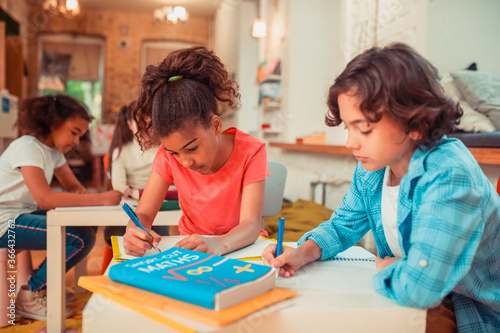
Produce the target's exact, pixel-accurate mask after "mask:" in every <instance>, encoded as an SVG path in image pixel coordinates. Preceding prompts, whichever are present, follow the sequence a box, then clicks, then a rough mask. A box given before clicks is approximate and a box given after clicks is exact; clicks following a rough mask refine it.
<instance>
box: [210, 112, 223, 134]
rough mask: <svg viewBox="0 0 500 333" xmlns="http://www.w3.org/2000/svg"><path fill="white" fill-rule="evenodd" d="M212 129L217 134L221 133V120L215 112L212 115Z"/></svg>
mask: <svg viewBox="0 0 500 333" xmlns="http://www.w3.org/2000/svg"><path fill="white" fill-rule="evenodd" d="M212 129H213V130H214V132H215V134H217V135H219V134H221V133H222V120H221V119H220V117H219V116H218V115H216V114H214V115H213V116H212Z"/></svg>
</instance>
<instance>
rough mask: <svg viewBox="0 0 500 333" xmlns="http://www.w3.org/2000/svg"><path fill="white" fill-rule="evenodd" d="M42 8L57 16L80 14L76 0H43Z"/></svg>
mask: <svg viewBox="0 0 500 333" xmlns="http://www.w3.org/2000/svg"><path fill="white" fill-rule="evenodd" d="M42 7H43V9H44V10H46V11H48V12H50V13H52V14H54V15H57V16H64V17H68V18H70V17H74V16H77V15H78V14H80V3H79V1H78V0H45V1H44V2H43V5H42Z"/></svg>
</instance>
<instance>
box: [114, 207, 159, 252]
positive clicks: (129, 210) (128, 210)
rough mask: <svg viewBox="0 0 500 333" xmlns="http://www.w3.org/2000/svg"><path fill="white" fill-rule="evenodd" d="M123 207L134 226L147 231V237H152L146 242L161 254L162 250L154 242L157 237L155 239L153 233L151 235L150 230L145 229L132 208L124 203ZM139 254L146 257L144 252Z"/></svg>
mask: <svg viewBox="0 0 500 333" xmlns="http://www.w3.org/2000/svg"><path fill="white" fill-rule="evenodd" d="M122 207H123V210H124V211H125V212H126V213H127V215H128V216H129V217H130V219H131V220H132V222H134V224H135V225H136V226H137V227H138V228H140V229H141V230H143V231H145V232H146V233H147V235H148V236H149V237H150V239H151V240H150V241H148V240H146V241H147V242H148V243H150V244H151V246H152V247H153V248H154V249H155V250H156V251H157V252H158V253H160V252H161V250H160V249H159V248H158V244H157V245H155V244H154V243H155V241H154V240H155V237H153V236H152V235H151V233H150V232H149V231H148V230H146V228H144V226H143V225H142V224H141V222H140V221H139V218H138V217H137V215H136V214H135V212H134V211H133V210H132V208H130V206H129V205H127V203H124V204H123V206H122ZM151 232H153V233H154V231H151ZM154 234H155V235H156V233H154ZM156 236H158V235H156ZM139 238H140V237H139ZM138 250H142V249H138ZM137 254H140V255H144V252H142V253H140V252H137Z"/></svg>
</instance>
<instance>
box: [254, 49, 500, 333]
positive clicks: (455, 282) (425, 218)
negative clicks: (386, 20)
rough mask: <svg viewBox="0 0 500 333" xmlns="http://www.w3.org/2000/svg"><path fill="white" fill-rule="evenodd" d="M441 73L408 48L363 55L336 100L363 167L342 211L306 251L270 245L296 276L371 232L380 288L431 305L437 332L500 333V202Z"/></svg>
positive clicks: (341, 81) (333, 122)
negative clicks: (464, 135) (458, 132)
mask: <svg viewBox="0 0 500 333" xmlns="http://www.w3.org/2000/svg"><path fill="white" fill-rule="evenodd" d="M437 74H438V73H437V70H436V69H435V68H434V67H433V66H432V65H431V64H430V63H429V62H428V61H427V60H425V59H424V58H423V57H422V56H420V55H419V54H418V53H417V52H416V51H415V50H413V49H412V48H410V47H409V46H407V45H404V44H393V45H390V46H387V47H384V48H378V47H375V48H372V49H369V50H367V51H365V52H364V53H362V54H360V55H359V56H357V57H356V58H354V59H353V60H352V61H351V62H350V63H349V64H348V65H347V67H346V68H345V70H344V71H343V72H342V74H340V76H338V77H337V79H336V80H335V83H334V84H333V85H332V86H331V88H330V91H329V95H328V107H329V113H328V114H327V117H326V124H327V125H329V126H338V125H340V124H341V123H344V125H345V127H346V128H347V129H348V132H349V135H348V139H347V143H346V147H348V148H349V149H351V150H352V153H353V155H354V156H355V157H356V159H357V160H358V161H359V164H358V166H357V168H356V170H355V172H354V177H353V180H352V183H351V186H350V188H349V190H348V192H347V194H346V195H345V196H344V198H343V201H342V204H341V206H340V207H339V208H338V209H337V210H336V211H335V212H334V213H333V215H332V217H331V218H330V220H329V221H326V222H324V223H322V224H320V225H319V226H318V227H317V228H315V229H313V230H312V231H309V232H307V233H306V234H305V235H304V236H302V238H301V239H300V240H299V242H298V245H299V247H298V248H297V249H293V248H288V247H287V248H285V249H284V251H283V254H282V255H280V256H278V257H277V258H275V254H276V246H269V247H267V248H266V249H265V250H264V253H263V259H264V262H265V263H267V264H269V265H273V266H275V267H281V270H280V275H282V276H284V277H289V276H291V275H293V274H294V273H295V272H296V271H297V270H298V269H300V268H301V267H302V266H304V265H306V264H307V263H310V262H312V261H315V260H318V259H327V258H331V257H333V256H335V255H336V254H337V253H339V252H342V251H344V250H346V249H347V248H349V247H351V246H353V245H354V244H356V243H357V242H358V241H359V240H360V239H361V238H362V237H363V236H364V235H365V234H366V233H367V232H368V231H369V230H370V229H371V230H372V232H373V235H374V238H375V243H376V245H377V250H378V253H379V255H380V257H377V259H376V267H377V270H378V271H379V272H378V274H376V275H375V276H374V277H373V284H374V287H375V290H376V291H378V292H379V293H381V294H382V295H385V296H387V297H389V298H391V299H394V300H395V301H396V302H397V303H399V304H401V305H404V306H410V307H416V308H422V309H428V310H427V322H426V325H427V327H426V329H427V332H454V331H456V330H457V328H458V331H461V332H462V331H463V332H500V275H499V267H500V251H499V249H500V197H499V196H498V195H497V193H496V191H495V189H494V188H493V185H492V184H491V183H490V182H489V180H488V178H487V177H486V176H485V175H484V173H483V172H482V170H481V168H480V166H479V165H478V164H477V162H476V160H475V159H474V157H473V156H472V154H471V153H470V152H469V150H468V149H467V148H466V147H465V146H464V145H463V143H462V142H461V141H459V140H457V139H450V138H447V137H446V134H448V133H450V132H452V131H453V130H454V128H455V126H456V124H457V121H458V119H459V118H460V117H461V115H462V111H461V109H460V108H459V107H458V106H457V105H455V104H454V103H453V102H452V101H450V100H448V99H447V98H446V97H445V96H444V93H443V89H442V88H441V86H440V85H439V80H438V75H437Z"/></svg>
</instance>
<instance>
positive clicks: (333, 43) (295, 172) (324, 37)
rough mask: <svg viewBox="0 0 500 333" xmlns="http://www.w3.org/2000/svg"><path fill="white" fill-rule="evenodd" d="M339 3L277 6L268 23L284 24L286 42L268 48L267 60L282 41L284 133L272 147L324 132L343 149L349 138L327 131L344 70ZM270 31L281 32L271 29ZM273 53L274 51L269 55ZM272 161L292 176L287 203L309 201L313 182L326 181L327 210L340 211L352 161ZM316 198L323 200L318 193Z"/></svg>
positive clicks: (318, 157) (274, 153)
mask: <svg viewBox="0 0 500 333" xmlns="http://www.w3.org/2000/svg"><path fill="white" fill-rule="evenodd" d="M342 8H343V7H342V2H341V1H329V0H316V1H308V2H305V1H300V0H289V1H278V7H277V8H271V10H269V11H270V12H273V10H274V12H275V13H277V14H278V15H281V16H282V17H280V18H268V19H269V21H270V22H274V23H275V24H286V29H285V30H284V31H285V35H284V36H283V38H275V36H273V35H272V34H271V35H270V36H268V38H271V39H273V38H274V43H273V44H271V45H270V44H269V43H267V44H266V47H267V49H268V50H269V52H268V54H271V55H272V56H276V55H278V54H279V53H278V52H277V51H276V50H274V49H273V47H274V48H275V47H276V44H277V43H280V42H281V41H282V45H281V54H282V82H283V100H284V103H283V109H284V110H283V116H282V121H283V123H284V129H285V131H284V133H283V134H282V135H281V136H280V137H279V138H272V139H270V141H274V140H276V141H285V142H295V139H296V138H297V137H303V136H304V135H308V134H313V133H315V132H319V131H323V130H324V131H326V133H327V143H330V144H338V145H343V144H344V142H345V132H344V130H343V129H342V128H329V127H327V126H326V125H325V121H324V119H325V113H326V111H327V107H326V96H327V93H328V88H329V87H330V85H331V84H332V83H333V80H334V78H335V77H336V76H337V75H338V74H340V72H341V70H342V69H343V67H344V66H345V59H344V55H343V47H342V45H341V42H340V37H341V33H340V31H341V24H340V22H341V13H342ZM268 30H269V31H271V33H272V32H273V31H277V32H276V34H278V35H279V32H280V31H281V30H280V29H278V28H274V27H273V26H270V27H268ZM270 50H274V51H270ZM268 156H269V158H268V159H269V160H277V161H281V162H283V163H284V164H285V165H286V167H287V170H288V181H287V184H286V187H285V197H286V198H288V199H290V200H292V201H295V200H297V199H300V198H302V199H308V200H309V199H311V196H312V189H311V182H313V181H318V180H322V181H328V182H330V183H331V184H332V185H334V186H328V188H327V193H326V197H327V202H326V206H328V207H329V208H336V207H337V206H338V205H339V204H340V202H341V199H342V196H343V194H344V193H345V192H346V191H347V188H348V186H349V184H350V180H351V177H352V172H353V171H354V168H355V166H356V161H355V160H354V158H353V157H352V156H334V155H324V154H316V153H306V154H304V153H294V152H287V151H282V150H281V149H277V148H271V147H268ZM316 194H317V195H316V198H317V200H319V198H320V189H319V188H318V189H317V193H316Z"/></svg>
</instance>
